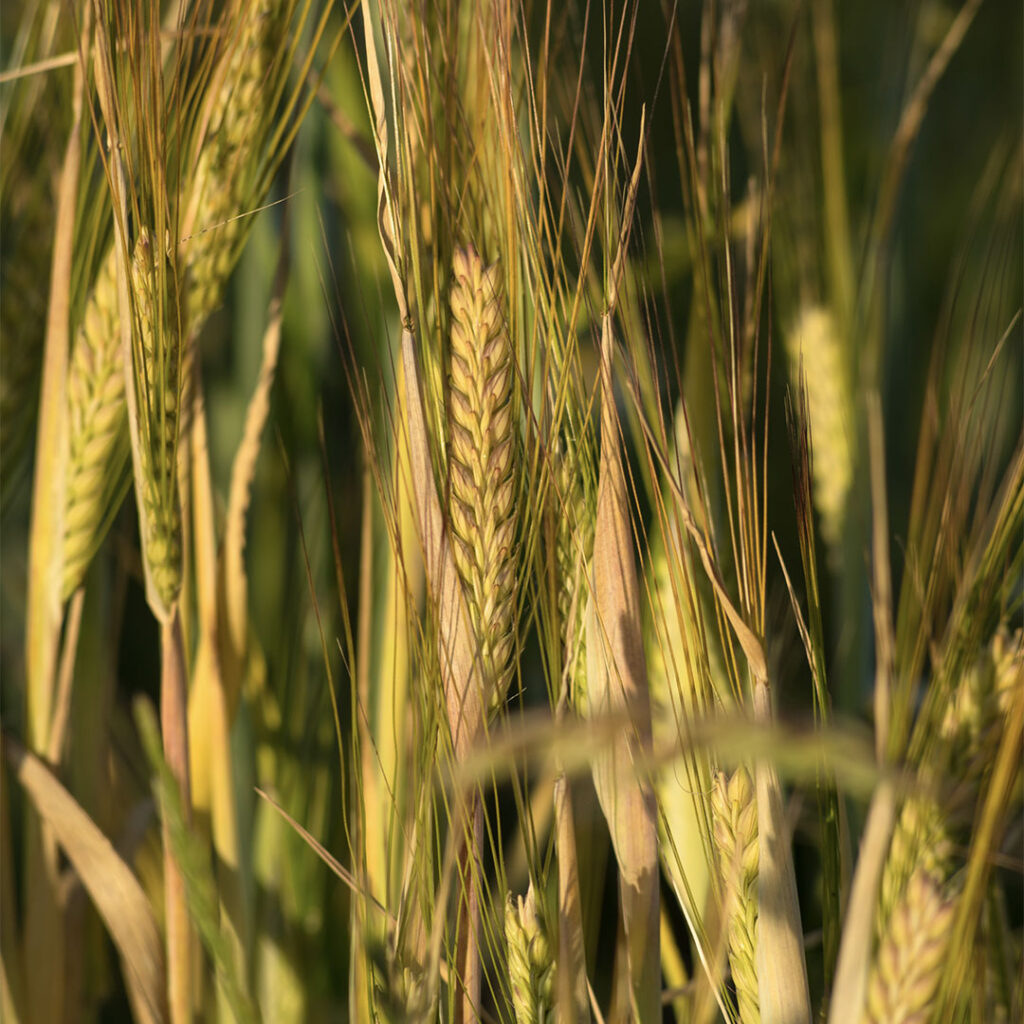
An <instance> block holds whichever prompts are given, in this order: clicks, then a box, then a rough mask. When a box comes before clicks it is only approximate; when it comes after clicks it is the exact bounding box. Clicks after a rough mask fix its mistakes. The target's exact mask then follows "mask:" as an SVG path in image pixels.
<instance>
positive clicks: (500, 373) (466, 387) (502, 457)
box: [449, 247, 516, 711]
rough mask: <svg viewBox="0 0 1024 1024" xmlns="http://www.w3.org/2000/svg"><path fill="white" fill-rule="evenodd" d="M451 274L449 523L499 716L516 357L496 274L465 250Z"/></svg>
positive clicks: (509, 622) (507, 634)
mask: <svg viewBox="0 0 1024 1024" xmlns="http://www.w3.org/2000/svg"><path fill="white" fill-rule="evenodd" d="M452 270H453V282H452V289H451V298H450V301H451V311H452V325H451V378H450V384H451V387H450V405H451V444H450V448H449V472H450V484H451V495H450V502H449V521H450V523H451V532H452V538H453V541H454V543H453V545H452V550H453V553H454V556H455V564H456V566H457V567H458V571H459V576H460V578H461V580H462V585H463V589H464V591H465V594H466V604H467V606H468V608H469V614H470V621H471V625H472V628H473V632H474V635H475V638H476V642H477V645H478V648H479V658H480V663H481V668H482V678H483V685H484V687H485V690H486V694H487V704H488V706H489V708H490V709H491V710H492V711H493V710H494V709H495V708H496V707H498V706H500V704H501V703H502V701H503V700H504V698H505V693H506V692H507V690H508V686H509V682H510V680H511V672H512V666H511V656H512V653H513V648H514V642H515V624H514V618H515V581H516V571H515V560H514V558H513V546H514V542H515V529H516V519H515V477H514V472H513V468H514V461H513V454H514V446H515V437H514V431H513V424H512V353H511V348H510V346H509V341H508V335H507V333H506V331H505V325H504V320H503V317H502V312H501V306H500V302H499V276H498V268H497V266H496V265H492V266H489V267H485V266H484V263H483V261H482V260H481V258H480V256H479V254H478V253H477V252H476V250H475V249H474V248H472V247H468V248H465V249H459V250H457V251H456V253H455V257H454V261H453V268H452Z"/></svg>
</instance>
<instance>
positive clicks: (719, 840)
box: [711, 767, 761, 1024]
mask: <svg viewBox="0 0 1024 1024" xmlns="http://www.w3.org/2000/svg"><path fill="white" fill-rule="evenodd" d="M711 813H712V819H713V822H714V833H715V844H716V846H717V848H718V859H719V867H720V872H721V877H722V882H723V891H724V892H725V904H726V908H727V910H726V915H725V916H726V922H727V928H728V936H729V966H730V968H731V969H732V980H733V984H734V985H735V986H736V1002H737V1004H738V1006H739V1016H740V1020H741V1021H742V1022H743V1024H758V1022H759V1021H760V1019H761V1014H760V1010H759V1008H758V993H757V986H758V983H757V966H756V961H757V909H758V903H757V867H758V842H757V804H756V802H755V800H754V787H753V785H752V783H751V781H750V775H749V774H748V773H747V770H746V769H745V768H742V767H741V768H737V769H736V771H735V772H733V774H732V775H731V776H726V775H725V774H724V773H723V772H719V773H718V774H717V775H716V776H715V780H714V785H713V788H712V791H711Z"/></svg>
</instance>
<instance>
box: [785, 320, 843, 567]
mask: <svg viewBox="0 0 1024 1024" xmlns="http://www.w3.org/2000/svg"><path fill="white" fill-rule="evenodd" d="M786 355H787V356H788V360H789V368H790V376H791V377H792V379H793V380H794V382H796V380H797V377H798V375H799V372H800V367H801V364H802V366H803V373H804V380H805V384H806V388H807V406H808V418H809V419H810V427H811V442H812V445H813V452H814V454H813V463H812V474H813V483H814V504H815V505H816V506H817V510H818V515H819V516H820V517H821V532H822V535H823V536H824V538H825V541H826V543H827V544H828V545H829V548H830V550H831V551H832V552H835V550H836V548H837V545H838V544H839V542H840V539H841V537H842V533H843V523H844V519H845V515H846V500H847V497H848V495H849V492H850V487H851V486H852V484H853V443H854V438H853V437H852V436H851V433H850V432H851V430H852V429H853V422H854V418H853V393H852V388H851V386H850V380H849V372H848V369H847V366H846V363H845V361H844V358H843V351H842V346H841V342H840V336H839V331H838V329H837V327H836V324H835V321H834V320H833V318H832V315H831V314H830V313H829V312H828V310H826V309H823V308H821V307H820V306H808V307H805V308H804V309H803V310H801V312H800V315H799V317H798V319H797V322H796V324H795V326H794V327H793V329H792V331H790V332H789V334H788V335H787V337H786Z"/></svg>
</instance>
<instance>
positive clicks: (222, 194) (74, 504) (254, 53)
mask: <svg viewBox="0 0 1024 1024" xmlns="http://www.w3.org/2000/svg"><path fill="white" fill-rule="evenodd" d="M287 8H288V4H287V2H285V0H277V2H274V3H262V4H259V5H256V6H255V7H253V8H251V9H250V8H247V9H246V12H245V13H244V14H242V15H240V19H241V20H240V21H239V23H238V25H239V33H240V34H239V37H238V39H237V40H236V41H235V42H234V43H233V44H232V49H231V51H230V54H229V55H228V58H227V66H226V68H225V70H224V72H223V77H222V78H221V79H220V81H221V86H220V89H219V92H218V93H217V94H216V96H215V99H216V102H214V103H213V115H212V117H211V120H210V123H209V125H208V129H207V131H206V133H205V135H204V138H203V142H202V145H201V147H200V149H199V155H198V159H197V161H196V166H195V169H194V171H193V172H192V173H191V174H188V175H186V180H185V181H184V183H183V191H184V192H185V194H186V195H187V196H189V197H190V199H189V202H190V205H191V207H192V217H191V221H190V223H191V224H192V228H193V230H192V233H191V234H190V236H189V238H188V239H186V241H185V242H184V243H183V244H182V246H181V253H180V259H181V261H182V267H183V269H184V271H185V274H186V279H187V282H188V287H187V290H186V293H185V294H186V298H185V303H184V308H183V309H182V323H181V330H182V334H183V339H182V343H183V347H184V354H185V356H186V361H185V363H184V365H183V366H182V367H181V368H180V372H179V375H180V377H181V378H182V380H183V382H184V383H185V384H186V385H187V382H188V380H189V372H188V363H187V359H188V356H189V355H190V353H191V346H190V345H189V344H188V342H189V339H190V338H194V336H195V334H196V333H197V332H198V331H199V329H200V328H201V327H202V325H203V323H204V322H205V320H206V319H207V318H208V317H209V315H210V314H211V313H212V312H213V311H214V309H216V307H217V304H218V303H219V301H220V298H221V295H222V293H223V290H224V285H225V283H226V281H227V278H228V275H229V274H230V272H231V269H232V267H233V266H234V264H235V261H236V260H237V258H238V255H239V251H240V246H241V243H242V240H243V239H244V236H245V231H246V229H247V227H248V225H249V224H250V223H251V218H250V217H240V216H239V215H240V214H243V213H247V212H248V211H249V210H250V209H251V207H252V206H253V205H255V204H257V203H258V202H259V201H260V199H261V198H262V194H263V190H264V189H265V187H266V184H267V182H266V180H265V176H263V177H261V176H260V174H259V173H257V172H258V171H259V168H260V167H261V163H260V154H259V147H260V145H261V139H262V138H263V137H265V134H266V125H267V111H268V105H267V81H266V78H267V74H268V64H269V59H270V49H271V48H272V47H273V46H275V45H277V38H278V35H279V33H280V30H281V24H280V22H281V16H282V14H283V13H284V11H285V10H286V9H287ZM275 32H276V33H277V34H278V35H275ZM120 316H121V314H120V311H119V308H118V299H117V254H116V251H115V248H114V246H111V247H110V249H109V251H108V253H107V256H106V258H105V259H104V261H103V263H102V264H101V266H100V269H99V273H98V275H97V277H96V280H95V283H94V284H93V288H92V291H91V293H90V296H89V300H88V302H87V305H86V308H85V313H84V315H83V318H82V322H81V324H80V325H79V327H78V330H77V332H76V335H75V340H74V344H73V347H72V352H71V365H70V369H69V377H68V396H69V409H70V428H69V439H68V447H69V458H68V468H67V478H66V479H67V484H66V497H65V515H64V519H65V529H64V577H63V592H64V596H65V598H66V597H67V596H69V595H70V593H71V592H72V591H73V590H75V588H76V587H78V586H79V584H80V583H81V582H82V578H83V576H84V574H85V570H86V569H87V568H88V565H89V562H90V561H91V559H92V556H93V555H94V554H95V552H96V549H97V548H98V546H99V544H100V542H101V541H102V539H103V534H104V532H105V529H106V525H107V521H108V519H109V515H110V512H111V511H112V498H113V497H114V496H115V495H116V494H118V493H119V489H118V488H119V485H120V483H121V482H122V480H123V477H124V470H125V463H126V461H127V458H128V452H129V445H128V431H127V410H126V405H125V392H124V369H123V365H122V361H121V348H120V344H121V343H120V337H121V333H120V324H121V320H120Z"/></svg>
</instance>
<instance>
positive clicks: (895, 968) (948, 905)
mask: <svg viewBox="0 0 1024 1024" xmlns="http://www.w3.org/2000/svg"><path fill="white" fill-rule="evenodd" d="M953 910H954V903H953V901H951V900H947V899H946V898H945V897H944V896H943V894H942V891H941V889H940V887H939V884H938V883H937V882H936V880H935V878H934V877H933V876H932V875H931V874H930V873H929V872H928V870H927V869H926V868H924V867H920V868H918V869H917V870H916V871H915V872H914V874H913V876H912V877H911V879H910V882H909V884H908V885H907V889H906V893H905V895H904V897H903V899H902V900H901V901H900V903H899V904H898V905H897V907H896V909H895V910H894V912H893V915H892V918H891V920H890V922H889V927H888V929H887V931H886V934H885V935H884V937H883V939H882V943H881V945H880V946H879V949H878V953H877V955H876V957H875V962H874V964H873V965H872V969H871V975H870V978H869V981H868V998H867V1008H866V1011H865V1014H864V1020H865V1024H925V1021H927V1020H929V1019H930V1014H929V1011H930V1008H931V1002H932V1000H933V999H934V997H935V993H936V991H937V989H938V986H939V980H940V977H941V973H942V962H943V958H944V956H945V952H946V946H947V943H948V941H949V926H950V923H951V921H952V917H953Z"/></svg>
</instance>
